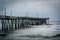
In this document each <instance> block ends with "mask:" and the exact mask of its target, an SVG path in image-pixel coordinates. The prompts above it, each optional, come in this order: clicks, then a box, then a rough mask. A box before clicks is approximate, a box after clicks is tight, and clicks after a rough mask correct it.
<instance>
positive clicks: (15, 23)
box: [0, 15, 49, 31]
mask: <svg viewBox="0 0 60 40" xmlns="http://www.w3.org/2000/svg"><path fill="white" fill-rule="evenodd" d="M0 22H1V27H2V31H4V30H15V29H19V28H24V27H26V26H27V27H28V26H30V25H43V24H48V23H49V18H35V17H15V16H3V15H0Z"/></svg>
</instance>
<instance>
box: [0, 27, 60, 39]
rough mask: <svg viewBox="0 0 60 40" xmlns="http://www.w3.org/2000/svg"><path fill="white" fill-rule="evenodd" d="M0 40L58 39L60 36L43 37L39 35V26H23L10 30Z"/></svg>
mask: <svg viewBox="0 0 60 40" xmlns="http://www.w3.org/2000/svg"><path fill="white" fill-rule="evenodd" d="M0 40H60V36H54V37H44V36H41V35H40V28H39V27H30V28H23V29H17V30H14V31H11V32H10V33H7V35H5V36H0Z"/></svg>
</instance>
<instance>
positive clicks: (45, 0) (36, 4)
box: [0, 0, 60, 20]
mask: <svg viewBox="0 0 60 40" xmlns="http://www.w3.org/2000/svg"><path fill="white" fill-rule="evenodd" d="M4 2H5V3H6V4H5V3H4ZM3 3H4V6H5V7H6V11H7V15H11V10H12V16H26V13H28V16H30V17H37V14H38V17H39V18H41V17H43V18H44V17H46V18H48V17H49V18H50V20H60V0H6V1H3ZM0 14H1V13H0Z"/></svg>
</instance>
